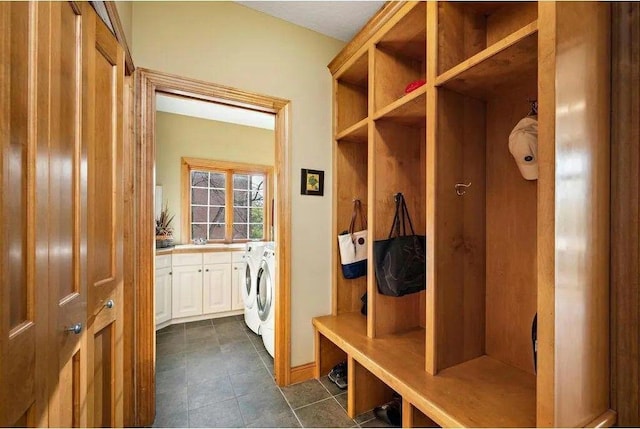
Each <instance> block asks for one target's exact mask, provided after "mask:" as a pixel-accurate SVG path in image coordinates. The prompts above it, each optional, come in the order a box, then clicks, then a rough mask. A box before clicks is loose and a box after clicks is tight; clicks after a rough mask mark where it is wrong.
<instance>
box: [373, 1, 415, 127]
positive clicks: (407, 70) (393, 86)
mask: <svg viewBox="0 0 640 429" xmlns="http://www.w3.org/2000/svg"><path fill="white" fill-rule="evenodd" d="M426 35H427V31H426V4H425V3H424V2H420V3H416V4H415V6H414V7H413V8H412V9H411V10H409V12H407V14H406V15H404V16H403V17H401V18H400V19H399V20H398V22H397V23H396V24H395V25H394V26H393V27H392V28H391V29H390V30H389V31H388V32H387V33H385V34H384V36H382V37H381V39H380V40H379V41H378V42H377V43H376V45H375V47H376V48H375V50H374V64H375V66H374V90H373V93H374V105H375V106H374V111H375V112H376V115H375V116H376V118H380V117H381V116H383V114H384V113H388V112H391V111H392V110H395V109H396V108H398V107H400V105H401V104H402V102H399V100H404V101H406V102H412V101H413V100H415V97H416V95H414V94H412V93H409V95H410V96H408V95H407V94H405V89H406V87H407V85H409V84H410V83H412V82H414V81H416V80H423V81H424V80H426V65H427V60H426V54H427V48H426V43H427V37H426ZM416 91H417V90H416ZM421 91H422V93H424V88H422V89H421ZM414 92H415V91H414ZM423 101H424V99H423ZM392 104H393V107H391V108H390V105H392ZM403 112H405V110H400V111H396V112H395V113H396V117H397V116H398V114H402V113H403ZM406 113H408V114H409V115H410V116H415V114H416V111H415V109H411V108H410V109H407V110H406ZM422 116H423V117H424V112H422Z"/></svg>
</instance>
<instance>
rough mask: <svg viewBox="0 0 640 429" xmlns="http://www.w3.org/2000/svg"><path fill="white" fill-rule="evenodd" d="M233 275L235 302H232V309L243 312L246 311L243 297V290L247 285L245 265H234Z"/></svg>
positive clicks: (232, 290)
mask: <svg viewBox="0 0 640 429" xmlns="http://www.w3.org/2000/svg"><path fill="white" fill-rule="evenodd" d="M231 275H232V276H233V280H232V285H231V293H232V300H233V301H232V302H231V309H232V310H242V309H244V297H243V295H242V288H243V287H245V285H246V283H245V280H246V272H245V264H244V263H243V262H236V263H234V264H233V272H232V273H231Z"/></svg>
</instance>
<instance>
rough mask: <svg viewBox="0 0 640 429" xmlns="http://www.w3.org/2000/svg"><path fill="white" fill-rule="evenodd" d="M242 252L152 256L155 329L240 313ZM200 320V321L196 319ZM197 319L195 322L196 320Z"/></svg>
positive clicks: (241, 301) (242, 269) (242, 280)
mask: <svg viewBox="0 0 640 429" xmlns="http://www.w3.org/2000/svg"><path fill="white" fill-rule="evenodd" d="M242 286H244V252H188V253H178V252H176V253H173V254H166V255H158V256H156V270H155V294H156V299H155V304H156V308H155V316H156V326H162V325H163V324H166V322H170V321H171V320H172V319H183V318H191V319H187V320H199V318H203V317H201V316H206V315H212V314H215V313H225V312H229V311H235V310H242V309H244V303H243V300H242V291H241V289H240V287H242ZM199 316H200V317H199ZM198 317H199V318H198Z"/></svg>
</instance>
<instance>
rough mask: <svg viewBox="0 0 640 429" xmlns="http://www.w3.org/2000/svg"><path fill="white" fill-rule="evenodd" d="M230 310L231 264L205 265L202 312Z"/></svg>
mask: <svg viewBox="0 0 640 429" xmlns="http://www.w3.org/2000/svg"><path fill="white" fill-rule="evenodd" d="M229 310H231V265H230V264H208V265H205V266H204V279H203V282H202V313H203V314H208V313H219V312H222V311H229Z"/></svg>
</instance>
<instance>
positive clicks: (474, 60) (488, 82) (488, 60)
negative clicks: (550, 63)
mask: <svg viewBox="0 0 640 429" xmlns="http://www.w3.org/2000/svg"><path fill="white" fill-rule="evenodd" d="M537 52H538V21H537V20H536V21H534V22H532V23H530V24H528V25H526V26H525V27H523V28H521V29H519V30H518V31H516V32H514V33H512V34H510V35H509V36H507V37H505V38H504V39H501V40H500V41H498V42H496V43H494V44H493V45H491V46H489V47H488V48H487V49H484V50H482V51H480V52H478V53H477V54H476V55H474V56H472V57H471V58H469V59H467V60H465V61H463V62H462V63H460V64H458V65H457V66H455V67H453V68H451V69H449V70H448V71H446V72H444V73H442V74H441V75H440V76H438V77H437V79H436V82H435V85H436V86H443V87H445V88H448V89H451V90H453V91H456V92H458V93H460V94H465V95H469V96H472V97H475V98H481V99H485V98H488V97H490V96H492V95H493V94H495V93H499V92H501V91H502V90H503V89H504V88H505V87H509V86H513V85H514V83H515V81H516V80H517V79H521V80H526V79H530V78H531V77H534V78H535V76H536V74H537V67H538V56H537Z"/></svg>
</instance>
